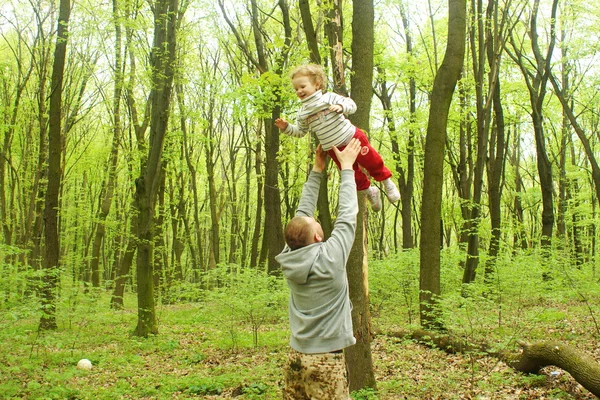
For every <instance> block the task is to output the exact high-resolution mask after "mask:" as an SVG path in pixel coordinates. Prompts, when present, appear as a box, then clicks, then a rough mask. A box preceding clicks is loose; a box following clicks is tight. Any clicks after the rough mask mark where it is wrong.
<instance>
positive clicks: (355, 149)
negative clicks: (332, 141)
mask: <svg viewBox="0 0 600 400" xmlns="http://www.w3.org/2000/svg"><path fill="white" fill-rule="evenodd" d="M361 148H362V146H361V145H360V140H358V139H352V140H351V141H350V143H348V146H346V148H345V149H344V150H342V151H339V150H338V148H337V147H335V146H333V151H334V152H335V155H336V156H337V159H338V161H339V162H340V169H352V165H353V164H354V161H356V157H358V153H360V149H361Z"/></svg>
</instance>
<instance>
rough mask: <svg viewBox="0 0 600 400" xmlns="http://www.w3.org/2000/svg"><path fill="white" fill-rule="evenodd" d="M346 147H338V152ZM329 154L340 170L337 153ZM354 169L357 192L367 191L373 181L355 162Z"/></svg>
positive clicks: (329, 151) (330, 151)
mask: <svg viewBox="0 0 600 400" xmlns="http://www.w3.org/2000/svg"><path fill="white" fill-rule="evenodd" d="M345 147H346V146H343V147H338V150H340V151H341V150H343V149H344V148H345ZM327 154H329V157H331V159H332V160H333V162H335V165H337V167H338V169H340V168H341V167H340V162H339V161H338V159H337V157H336V156H335V151H333V149H331V150H328V151H327ZM352 169H353V170H354V180H355V181H356V190H365V189H368V188H369V186H371V180H370V179H369V177H368V176H367V175H366V174H365V173H364V172H363V170H362V169H361V168H360V165H358V163H357V162H355V163H354V164H353V165H352ZM390 175H391V174H390Z"/></svg>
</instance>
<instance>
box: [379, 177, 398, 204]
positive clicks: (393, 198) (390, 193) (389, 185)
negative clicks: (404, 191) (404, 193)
mask: <svg viewBox="0 0 600 400" xmlns="http://www.w3.org/2000/svg"><path fill="white" fill-rule="evenodd" d="M381 183H382V184H383V188H384V190H385V195H386V197H387V198H388V200H389V201H390V203H395V202H397V201H398V200H400V192H399V191H398V188H397V187H396V184H395V183H394V182H393V181H392V179H391V178H387V179H385V180H383V181H381Z"/></svg>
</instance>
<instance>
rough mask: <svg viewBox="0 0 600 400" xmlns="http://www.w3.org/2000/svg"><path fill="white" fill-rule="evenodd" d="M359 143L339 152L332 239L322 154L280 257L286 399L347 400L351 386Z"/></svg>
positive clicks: (303, 195)
mask: <svg viewBox="0 0 600 400" xmlns="http://www.w3.org/2000/svg"><path fill="white" fill-rule="evenodd" d="M360 149H361V145H360V142H359V140H357V139H352V141H351V142H350V143H349V144H348V145H347V146H346V147H345V148H344V150H343V151H339V150H338V149H337V148H336V147H334V148H333V150H334V152H335V154H336V156H337V158H338V160H339V162H340V177H341V184H340V189H339V208H338V216H337V220H336V223H335V227H334V229H333V232H332V233H331V237H330V238H329V239H327V240H325V239H324V237H323V229H322V228H321V224H319V222H318V221H316V220H315V218H314V217H313V215H314V210H315V207H316V204H317V198H318V196H319V186H320V181H321V177H322V173H323V170H324V168H325V161H326V157H327V154H326V153H325V152H324V151H323V150H322V149H321V146H319V147H318V148H317V153H316V157H315V163H314V166H313V169H312V171H311V173H310V175H309V177H308V180H307V181H306V183H305V184H304V188H303V190H302V196H301V198H300V204H299V205H298V211H297V212H296V216H295V217H294V218H292V220H291V221H290V222H289V223H288V225H287V226H286V229H285V241H286V246H285V247H284V249H283V251H282V252H281V253H280V254H279V255H277V256H276V257H275V259H276V260H277V261H278V262H279V264H280V265H281V268H282V270H283V274H284V275H285V277H286V279H287V282H288V285H289V287H290V302H289V318H290V329H291V332H292V335H291V339H290V346H291V349H290V355H289V359H288V363H287V365H286V370H285V388H284V394H283V398H284V399H289V400H301V399H307V400H316V399H318V400H329V399H331V400H347V399H349V398H350V396H349V393H348V380H347V373H346V363H345V359H344V353H343V351H342V350H343V349H344V348H346V347H348V346H352V345H353V344H355V343H356V339H355V338H354V336H353V333H352V317H351V308H352V305H351V304H350V298H349V295H348V280H347V277H346V262H347V261H348V256H349V255H350V249H351V248H352V244H353V242H354V234H355V231H356V215H357V213H358V200H357V195H356V183H355V181H354V171H353V169H352V165H353V164H354V161H355V160H356V157H357V155H358V153H359V152H360Z"/></svg>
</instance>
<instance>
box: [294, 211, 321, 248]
mask: <svg viewBox="0 0 600 400" xmlns="http://www.w3.org/2000/svg"><path fill="white" fill-rule="evenodd" d="M284 234H285V242H286V243H287V245H288V246H289V247H290V249H292V250H296V249H299V248H301V247H304V246H308V245H309V244H313V243H317V242H322V241H323V237H324V234H323V228H321V224H320V223H318V222H317V221H316V220H315V219H314V218H312V217H294V218H292V219H291V220H290V222H288V224H287V226H286V227H285V233H284Z"/></svg>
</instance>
